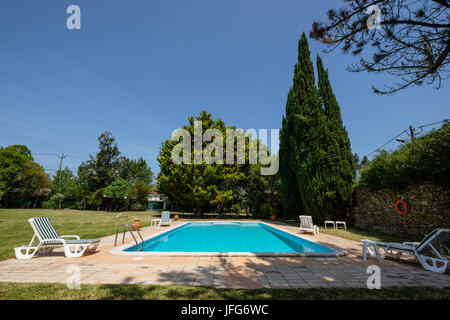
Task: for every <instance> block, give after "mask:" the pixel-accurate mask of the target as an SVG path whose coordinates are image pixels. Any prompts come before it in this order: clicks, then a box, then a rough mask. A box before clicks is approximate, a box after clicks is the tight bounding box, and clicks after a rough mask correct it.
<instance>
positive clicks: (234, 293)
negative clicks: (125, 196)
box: [0, 282, 450, 300]
mask: <svg viewBox="0 0 450 320" xmlns="http://www.w3.org/2000/svg"><path fill="white" fill-rule="evenodd" d="M12 299H14V300H20V299H31V300H33V299H38V300H47V299H57V300H61V299H68V300H69V299H70V300H72V299H90V300H97V299H100V300H101V299H109V300H110V299H130V300H143V299H152V300H156V299H162V300H167V299H170V300H173V299H205V300H230V299H231V300H240V299H246V300H255V299H272V300H279V299H281V300H301V299H308V300H328V299H332V300H339V299H341V300H342V299H345V300H352V299H364V300H373V299H375V300H376V299H386V300H387V299H388V300H406V299H408V300H410V299H432V300H439V299H443V300H448V299H450V288H442V289H439V288H423V287H420V288H418V287H407V288H406V287H392V288H384V289H380V290H369V289H365V288H310V289H251V290H248V289H215V288H204V287H188V286H157V285H81V289H80V290H76V289H73V290H70V289H68V288H67V287H66V286H65V285H64V284H47V283H33V284H30V283H5V282H0V300H12Z"/></svg>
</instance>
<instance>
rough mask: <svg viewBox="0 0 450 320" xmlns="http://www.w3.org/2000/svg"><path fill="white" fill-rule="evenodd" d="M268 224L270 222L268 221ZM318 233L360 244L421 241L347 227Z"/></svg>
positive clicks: (322, 229)
mask: <svg viewBox="0 0 450 320" xmlns="http://www.w3.org/2000/svg"><path fill="white" fill-rule="evenodd" d="M280 221H283V222H284V223H287V224H289V225H291V226H296V227H298V225H299V224H298V222H295V221H293V220H290V221H286V220H280ZM268 222H270V221H268ZM319 232H320V233H324V234H329V235H332V236H336V237H341V238H345V239H350V240H354V241H358V242H360V241H361V240H363V239H368V240H375V241H383V242H400V243H401V242H405V241H421V240H422V239H411V238H405V237H399V236H393V235H388V234H384V233H380V232H376V231H366V230H361V229H357V228H354V227H347V230H344V229H332V228H331V226H329V227H328V229H325V227H324V226H319Z"/></svg>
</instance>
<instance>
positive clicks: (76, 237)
mask: <svg viewBox="0 0 450 320" xmlns="http://www.w3.org/2000/svg"><path fill="white" fill-rule="evenodd" d="M59 238H60V239H64V238H75V239H77V240H80V237H79V236H60V237H59Z"/></svg>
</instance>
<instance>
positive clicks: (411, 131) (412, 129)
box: [409, 125, 415, 140]
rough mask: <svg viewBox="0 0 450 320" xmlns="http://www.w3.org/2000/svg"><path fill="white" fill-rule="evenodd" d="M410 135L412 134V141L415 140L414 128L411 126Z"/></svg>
mask: <svg viewBox="0 0 450 320" xmlns="http://www.w3.org/2000/svg"><path fill="white" fill-rule="evenodd" d="M409 133H410V134H411V140H413V139H414V138H415V137H414V128H413V127H412V126H411V125H410V126H409Z"/></svg>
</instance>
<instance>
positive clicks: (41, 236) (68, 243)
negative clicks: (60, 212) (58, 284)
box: [15, 217, 100, 259]
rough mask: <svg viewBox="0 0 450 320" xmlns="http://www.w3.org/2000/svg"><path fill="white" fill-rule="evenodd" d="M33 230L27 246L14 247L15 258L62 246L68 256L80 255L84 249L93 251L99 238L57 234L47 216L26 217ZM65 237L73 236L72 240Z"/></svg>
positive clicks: (27, 257)
mask: <svg viewBox="0 0 450 320" xmlns="http://www.w3.org/2000/svg"><path fill="white" fill-rule="evenodd" d="M28 222H29V223H30V225H31V227H32V228H33V230H34V235H33V238H32V239H31V241H30V244H29V245H28V246H22V247H18V248H15V251H16V257H17V259H31V258H32V257H33V256H34V255H35V254H36V253H38V252H39V253H51V252H52V251H53V249H54V248H57V247H63V248H64V253H65V255H66V257H68V258H77V257H81V256H82V255H83V254H84V252H85V251H86V250H89V251H95V249H97V247H98V244H99V243H100V239H80V237H79V236H59V235H58V233H57V232H56V231H55V229H54V228H53V226H52V224H51V223H50V220H49V219H48V218H45V217H43V218H31V219H28ZM65 238H74V239H72V240H70V239H67V240H66V239H65Z"/></svg>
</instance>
